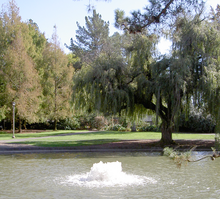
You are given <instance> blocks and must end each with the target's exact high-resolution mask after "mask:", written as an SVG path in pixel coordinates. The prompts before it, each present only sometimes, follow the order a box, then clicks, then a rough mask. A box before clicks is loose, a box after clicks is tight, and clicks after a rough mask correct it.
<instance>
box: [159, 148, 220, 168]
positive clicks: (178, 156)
mask: <svg viewBox="0 0 220 199" xmlns="http://www.w3.org/2000/svg"><path fill="white" fill-rule="evenodd" d="M195 148H196V146H195V147H193V148H191V149H190V150H189V151H187V152H184V153H181V152H179V151H177V150H176V149H173V148H169V147H166V148H164V150H163V151H164V155H165V156H168V157H169V158H171V159H173V160H174V162H175V163H176V164H177V166H178V167H181V165H182V164H183V163H187V162H198V161H201V160H203V159H205V158H211V160H215V159H216V158H218V157H220V154H219V153H218V152H217V151H216V149H215V148H212V151H213V155H206V156H204V157H202V158H199V159H197V160H191V153H192V151H193V150H194V149H195Z"/></svg>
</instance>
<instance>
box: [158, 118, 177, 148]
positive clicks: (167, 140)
mask: <svg viewBox="0 0 220 199" xmlns="http://www.w3.org/2000/svg"><path fill="white" fill-rule="evenodd" d="M161 132H162V137H161V144H162V145H170V144H173V143H174V141H173V139H172V133H173V127H172V126H171V124H170V123H169V122H163V123H162V126H161Z"/></svg>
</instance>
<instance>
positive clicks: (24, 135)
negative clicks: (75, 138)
mask: <svg viewBox="0 0 220 199" xmlns="http://www.w3.org/2000/svg"><path fill="white" fill-rule="evenodd" d="M80 132H86V130H77V131H76V130H60V131H43V132H40V133H16V134H15V137H16V139H25V138H36V137H37V138H39V137H47V136H56V135H62V134H63V135H64V134H68V133H80ZM10 139H12V133H6V132H0V141H1V140H10Z"/></svg>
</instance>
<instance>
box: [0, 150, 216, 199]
mask: <svg viewBox="0 0 220 199" xmlns="http://www.w3.org/2000/svg"><path fill="white" fill-rule="evenodd" d="M203 155H207V153H198V154H194V158H198V157H201V156H203ZM0 168H1V169H0V193H1V194H0V198H4V199H6V198H76V199H78V198H79V199H81V198H94V199H99V198H115V199H116V198H117V199H120V198H121V199H122V198H123V199H124V198H200V199H202V198H204V199H207V198H219V194H220V158H219V159H216V160H215V161H211V160H210V159H205V160H202V161H200V162H196V163H188V165H187V166H182V167H181V168H177V166H176V165H175V164H174V163H173V161H172V160H170V159H169V158H167V157H163V156H161V155H160V153H58V154H15V155H0Z"/></svg>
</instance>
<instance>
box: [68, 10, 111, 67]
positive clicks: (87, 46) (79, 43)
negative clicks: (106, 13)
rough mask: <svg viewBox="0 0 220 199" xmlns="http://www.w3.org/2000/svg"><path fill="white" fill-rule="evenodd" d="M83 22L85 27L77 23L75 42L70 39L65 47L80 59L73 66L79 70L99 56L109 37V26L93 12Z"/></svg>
mask: <svg viewBox="0 0 220 199" xmlns="http://www.w3.org/2000/svg"><path fill="white" fill-rule="evenodd" d="M85 21H86V25H85V27H84V26H83V27H82V26H80V25H79V23H78V22H77V26H78V30H77V31H76V41H74V40H73V39H71V40H70V46H67V47H68V48H69V50H71V51H72V52H73V54H74V55H75V56H77V57H79V58H80V61H79V62H77V63H75V64H74V67H75V68H76V69H77V68H81V66H82V63H83V64H87V65H88V64H90V63H92V62H93V61H94V60H95V59H96V58H97V57H98V56H99V54H100V53H101V52H102V51H103V47H104V45H105V43H106V40H107V38H108V35H109V24H108V23H107V22H105V21H104V20H102V19H101V15H100V14H98V13H96V11H95V10H93V16H92V17H90V16H88V17H85Z"/></svg>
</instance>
